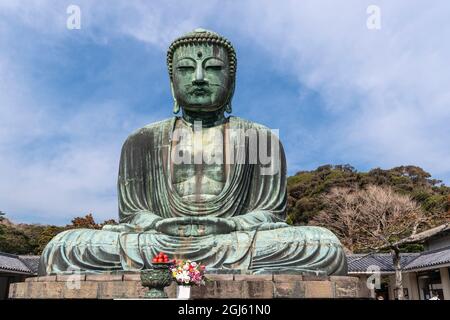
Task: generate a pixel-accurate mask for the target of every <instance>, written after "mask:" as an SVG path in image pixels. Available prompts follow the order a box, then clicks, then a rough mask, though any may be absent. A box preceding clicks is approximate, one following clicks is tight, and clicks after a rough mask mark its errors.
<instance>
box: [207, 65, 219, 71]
mask: <svg viewBox="0 0 450 320" xmlns="http://www.w3.org/2000/svg"><path fill="white" fill-rule="evenodd" d="M206 70H218V71H220V70H222V66H219V65H212V66H206Z"/></svg>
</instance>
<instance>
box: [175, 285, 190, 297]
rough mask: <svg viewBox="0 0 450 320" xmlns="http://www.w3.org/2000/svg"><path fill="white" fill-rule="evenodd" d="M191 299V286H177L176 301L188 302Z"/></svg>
mask: <svg viewBox="0 0 450 320" xmlns="http://www.w3.org/2000/svg"><path fill="white" fill-rule="evenodd" d="M190 298H191V286H184V285H178V286H177V299H182V300H188V299H190Z"/></svg>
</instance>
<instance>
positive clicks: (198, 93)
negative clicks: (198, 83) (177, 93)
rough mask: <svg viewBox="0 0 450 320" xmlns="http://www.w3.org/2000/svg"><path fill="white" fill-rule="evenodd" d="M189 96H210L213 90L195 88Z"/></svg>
mask: <svg viewBox="0 0 450 320" xmlns="http://www.w3.org/2000/svg"><path fill="white" fill-rule="evenodd" d="M189 94H190V95H196V96H201V95H210V94H211V90H210V89H209V88H193V89H191V90H189Z"/></svg>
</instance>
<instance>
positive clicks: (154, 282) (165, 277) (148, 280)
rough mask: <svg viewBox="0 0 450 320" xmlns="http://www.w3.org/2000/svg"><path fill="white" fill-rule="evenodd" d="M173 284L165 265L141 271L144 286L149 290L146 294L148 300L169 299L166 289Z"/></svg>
mask: <svg viewBox="0 0 450 320" xmlns="http://www.w3.org/2000/svg"><path fill="white" fill-rule="evenodd" d="M171 282H172V276H171V274H170V273H169V270H168V266H167V265H165V264H155V265H153V268H152V269H146V270H142V271H141V283H142V286H144V287H147V288H149V291H148V292H147V293H146V294H145V297H146V298H149V299H161V298H167V294H166V293H165V292H164V288H165V287H167V286H169V285H170V283H171Z"/></svg>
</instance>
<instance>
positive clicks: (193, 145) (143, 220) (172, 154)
mask: <svg viewBox="0 0 450 320" xmlns="http://www.w3.org/2000/svg"><path fill="white" fill-rule="evenodd" d="M167 64H168V69H169V76H170V83H171V88H172V92H173V98H174V101H175V102H174V110H173V111H174V113H175V114H178V113H179V112H180V107H181V116H175V117H173V118H170V119H167V120H164V121H161V122H157V123H153V124H150V125H147V126H145V127H143V128H141V129H139V130H137V131H136V132H134V133H133V134H131V135H130V136H129V137H128V139H127V140H126V141H125V143H124V145H123V148H122V153H121V159H120V168H119V179H118V194H119V218H120V224H118V225H107V226H105V227H104V228H103V229H102V230H90V229H75V230H68V231H65V232H62V233H60V234H58V235H57V236H56V237H55V238H54V239H53V240H52V241H51V242H50V243H49V244H48V245H47V246H46V248H45V249H44V252H43V254H42V256H41V262H40V266H39V274H40V275H46V274H58V273H66V272H69V273H70V272H74V271H80V272H105V271H113V270H125V271H131V270H140V269H145V268H149V267H151V257H153V256H155V255H156V253H157V252H165V253H166V254H168V255H169V256H170V257H171V258H184V259H191V260H194V261H198V262H201V263H203V264H205V265H206V266H207V271H208V270H209V271H212V270H216V271H217V272H220V271H221V270H230V269H233V270H236V271H243V272H250V273H264V272H299V273H302V272H315V273H322V274H328V275H330V274H334V275H344V274H346V272H347V262H346V257H345V254H344V251H343V249H342V246H341V244H340V242H339V240H338V239H337V238H336V236H335V235H334V234H333V233H331V232H330V231H329V230H327V229H325V228H320V227H294V226H289V225H288V224H286V223H285V222H284V218H285V211H286V201H287V190H286V160H285V155H284V151H283V147H282V145H281V143H280V142H279V140H278V139H277V137H276V136H275V135H274V134H273V133H272V132H271V131H270V130H269V129H268V128H266V127H264V126H262V125H259V124H256V123H253V122H250V121H247V120H244V119H241V118H238V117H233V116H228V117H227V116H225V113H231V111H232V110H231V99H232V96H233V93H234V85H235V75H236V64H237V61H236V54H235V51H234V48H233V46H232V45H231V43H230V42H229V41H228V40H226V39H225V38H223V37H222V36H220V35H218V34H216V33H214V32H211V31H207V30H203V29H196V30H195V31H193V32H191V33H188V34H186V35H184V36H182V37H181V38H178V39H176V40H175V41H174V42H173V43H172V44H171V46H170V47H169V50H168V54H167ZM261 154H264V155H267V156H266V157H265V159H262V158H261ZM263 158H264V157H263ZM267 160H268V161H267Z"/></svg>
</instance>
